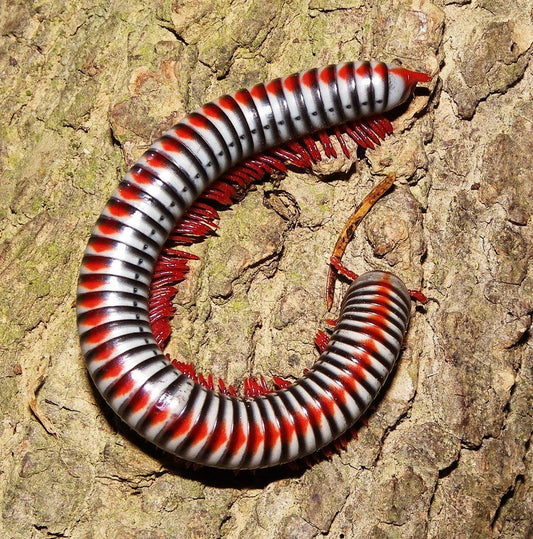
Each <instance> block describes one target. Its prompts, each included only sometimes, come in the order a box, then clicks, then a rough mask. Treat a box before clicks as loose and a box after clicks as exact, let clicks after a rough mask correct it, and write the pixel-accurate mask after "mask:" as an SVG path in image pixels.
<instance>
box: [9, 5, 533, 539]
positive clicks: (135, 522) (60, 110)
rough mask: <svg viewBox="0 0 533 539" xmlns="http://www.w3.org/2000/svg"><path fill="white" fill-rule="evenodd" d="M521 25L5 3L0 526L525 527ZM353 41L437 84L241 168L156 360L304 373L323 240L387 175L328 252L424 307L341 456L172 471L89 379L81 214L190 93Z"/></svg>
mask: <svg viewBox="0 0 533 539" xmlns="http://www.w3.org/2000/svg"><path fill="white" fill-rule="evenodd" d="M532 17H533V9H532V6H531V1H530V0H517V1H516V2H509V1H508V0H507V1H503V0H478V1H477V2H470V1H468V0H462V1H461V0H456V1H450V0H434V1H433V2H429V1H426V0H389V1H379V2H375V1H373V0H372V1H371V0H344V1H340V0H339V1H338V0H328V1H326V0H296V1H293V2H284V1H281V0H272V1H270V2H264V1H255V0H251V1H245V0H233V1H232V0H216V1H215V2H213V0H185V1H177V2H172V1H168V0H167V1H165V0H155V1H154V0H152V1H150V2H141V1H139V0H129V1H127V2H126V1H123V0H118V1H116V2H112V3H109V2H102V1H100V0H94V1H92V2H89V1H87V0H81V1H80V2H68V1H65V0H56V1H55V2H50V1H48V0H42V1H24V0H19V1H17V0H13V1H9V0H3V1H1V2H0V103H1V110H2V115H1V117H0V171H1V172H0V174H1V177H0V234H1V244H0V275H1V279H0V317H1V325H0V351H1V353H2V359H3V360H2V361H1V362H0V377H1V386H0V388H1V389H0V408H1V410H2V413H1V422H0V458H1V467H0V511H1V518H0V535H1V536H2V537H12V538H19V537H20V538H28V537H35V538H41V537H42V538H44V537H109V538H113V537H147V538H148V537H150V538H166V537H174V538H191V537H199V538H200V537H201V538H204V537H208V538H215V537H224V538H232V539H233V538H235V539H236V538H243V539H244V538H246V539H248V538H269V537H291V538H302V539H303V538H315V537H331V538H351V537H378V538H381V537H383V538H385V537H432V538H434V537H435V538H436V537H483V538H485V537H506V538H509V537H516V538H526V537H530V536H531V535H532V534H533V525H532V520H531V519H532V517H531V515H532V514H533V471H532V470H533V468H532V458H533V455H532V451H533V448H532V446H531V436H532V431H533V411H532V410H533V406H532V401H533V339H532V336H531V328H532V314H533V264H532V259H533V217H532V215H533V179H532V176H531V169H532V167H533V158H532V155H533V151H532V149H533V68H532V62H531V51H532V43H533V20H532ZM362 58H364V59H367V58H378V59H380V60H383V61H391V60H394V59H399V60H401V61H402V62H403V63H404V64H405V65H406V66H408V67H411V68H415V69H420V70H424V71H427V72H430V73H432V74H433V75H434V79H433V82H432V84H431V85H430V88H429V90H428V91H426V92H424V91H421V92H418V94H417V96H416V98H415V99H414V100H413V101H412V102H411V103H410V105H409V106H408V107H406V108H404V109H403V110H402V111H400V112H399V113H398V115H397V116H396V117H394V125H395V134H394V135H393V136H392V137H390V138H389V139H387V140H386V141H385V142H384V143H383V145H382V146H381V147H380V148H378V149H376V150H374V151H367V152H366V153H365V154H364V155H361V156H360V157H361V158H360V159H358V160H357V162H356V163H355V165H354V164H353V163H352V162H351V161H347V160H344V159H337V160H334V161H327V162H323V163H321V164H320V165H319V166H317V167H316V170H315V173H314V174H294V173H291V174H289V176H288V177H287V178H286V179H284V180H283V181H282V183H281V184H280V185H279V186H278V185H277V184H274V183H270V182H265V183H262V184H261V185H259V186H257V187H256V188H255V189H254V190H252V191H251V192H250V193H249V195H248V196H247V197H246V198H245V199H244V200H243V201H242V202H240V203H239V204H237V205H235V206H234V207H233V208H232V211H229V212H225V213H224V215H223V216H222V219H221V222H220V230H219V236H218V237H214V238H211V239H209V240H208V241H207V242H205V243H204V244H202V245H201V246H197V247H196V248H195V249H196V251H195V252H198V253H199V254H201V261H200V262H199V263H194V264H193V265H192V272H191V275H190V279H188V280H187V281H186V282H185V283H184V284H183V285H182V286H181V287H180V291H179V294H178V296H177V300H176V301H177V305H178V310H177V315H176V319H175V321H174V323H173V324H174V328H175V330H174V334H173V338H172V341H171V343H170V346H169V350H168V351H169V352H170V353H171V354H172V355H173V356H175V357H176V356H178V357H179V358H180V359H181V360H183V361H194V362H195V364H196V365H197V367H198V370H199V371H202V372H212V373H213V374H214V375H215V376H216V377H222V378H224V380H225V381H226V382H227V383H236V384H238V383H239V382H240V381H241V380H242V379H243V378H244V377H246V376H250V375H254V376H257V375H259V374H263V375H265V377H267V378H269V377H271V376H272V375H278V376H285V377H291V376H294V377H297V376H299V375H300V374H301V373H302V370H303V369H305V368H306V367H309V366H310V365H311V364H312V363H313V361H314V359H316V357H317V356H316V353H315V352H314V351H313V346H312V341H313V337H314V334H315V332H316V330H317V329H319V328H321V327H322V321H323V320H324V318H327V317H332V316H333V317H334V316H335V313H333V314H328V313H326V311H325V299H324V287H325V282H326V273H327V266H326V259H327V255H328V254H329V253H330V252H331V249H332V248H333V245H334V243H335V240H336V238H337V234H338V232H339V231H340V230H341V229H342V226H343V224H344V222H345V221H346V219H347V218H348V217H349V215H350V214H351V212H352V210H353V208H354V207H355V206H356V205H357V204H358V202H359V201H360V200H361V199H362V198H363V197H364V196H365V195H366V194H367V192H368V191H370V189H371V188H372V186H373V185H375V184H376V183H377V181H378V180H379V179H381V178H382V177H383V176H384V175H386V174H388V173H390V172H395V173H396V174H397V176H398V180H397V185H396V187H395V189H394V190H393V191H392V192H391V193H390V194H389V195H388V196H386V197H385V198H384V199H383V200H382V201H380V202H379V203H378V205H377V206H376V207H375V208H374V209H373V210H372V211H371V213H370V215H369V216H368V217H367V218H366V219H365V221H364V224H363V226H362V227H361V229H360V230H359V231H358V233H357V234H356V238H355V239H354V241H353V242H352V243H351V244H350V246H349V247H348V250H347V253H346V256H345V259H344V262H345V263H346V264H347V265H348V266H349V267H350V268H351V269H353V270H354V271H355V272H363V271H366V270H369V269H373V268H379V269H388V270H391V271H393V272H395V273H396V274H398V275H400V276H401V277H402V279H403V280H404V281H405V282H406V283H407V284H408V286H409V287H410V288H418V289H421V290H422V291H423V292H424V293H425V294H426V295H427V296H428V297H429V298H430V301H429V303H428V304H427V306H426V307H425V308H423V309H421V308H418V309H417V311H416V313H415V314H414V317H413V320H412V323H411V327H410V330H409V333H408V338H407V342H406V345H405V350H404V352H403V354H402V356H401V358H400V362H399V365H398V367H397V368H396V371H395V373H394V377H393V379H392V381H391V383H389V384H388V386H387V388H386V391H385V392H384V393H383V395H382V397H381V398H380V399H379V401H378V402H377V403H376V405H375V407H374V409H373V410H372V412H371V413H370V414H369V415H368V419H367V422H366V424H364V425H362V426H361V427H360V428H359V435H358V439H357V440H354V441H353V442H351V443H350V444H349V446H348V448H347V450H345V451H343V452H341V453H340V454H338V455H334V456H333V457H332V458H331V459H330V460H323V461H321V462H319V463H318V464H315V465H314V466H312V467H311V468H309V469H306V468H305V467H301V468H299V469H297V470H290V469H285V468H283V469H273V470H269V471H264V472H259V473H257V474H249V473H243V474H239V475H237V476H235V475H233V474H231V473H224V472H219V471H213V470H207V469H204V470H192V469H188V468H185V467H183V466H182V465H180V464H178V463H175V462H174V461H172V459H170V458H168V457H166V456H165V455H163V454H162V453H161V452H159V451H157V450H155V449H154V448H152V447H151V446H149V445H148V444H146V443H143V441H142V440H140V438H139V437H137V436H135V435H133V434H132V433H131V432H129V431H128V430H127V429H126V428H125V427H124V426H123V425H122V424H121V423H120V422H119V421H118V420H117V419H116V418H115V417H114V416H113V414H112V413H111V412H110V410H109V409H108V408H107V407H106V405H105V403H104V402H103V401H102V399H101V398H100V397H99V396H98V394H97V393H96V392H95V391H94V389H93V388H92V386H91V383H90V381H89V379H88V376H87V374H86V371H85V365H84V361H83V359H82V357H81V354H80V351H79V346H78V338H77V331H76V323H75V312H74V309H73V301H74V298H75V289H76V280H77V273H78V269H79V264H80V259H81V256H82V253H83V250H84V248H85V243H86V241H87V237H88V234H89V231H90V229H91V227H92V225H93V223H94V221H95V220H96V218H97V217H98V215H99V213H100V211H101V209H102V208H103V206H104V204H105V201H106V200H107V198H108V196H109V195H110V194H111V192H112V191H113V189H114V187H115V186H116V184H117V182H118V181H119V180H120V178H121V177H122V175H123V174H124V172H125V170H126V168H127V166H128V165H129V164H131V163H132V162H133V161H134V160H135V159H136V158H137V157H138V156H139V155H140V154H141V152H142V151H143V149H144V148H145V147H146V146H147V144H149V142H150V141H151V140H153V139H154V138H155V137H157V135H159V134H160V133H161V131H162V130H163V129H164V128H166V127H168V126H170V125H171V124H172V123H174V122H176V121H177V120H179V118H180V117H182V116H183V115H184V114H185V113H186V112H188V111H190V110H192V109H194V108H196V107H197V106H199V105H201V104H202V103H204V102H206V101H208V100H210V99H212V98H215V97H217V96H218V95H221V94H223V93H226V92H230V91H233V90H235V89H237V88H239V87H243V86H248V85H251V84H253V83H255V82H258V81H262V80H268V79H271V78H274V77H276V76H281V75H285V74H288V73H290V72H294V71H299V70H301V69H305V68H309V67H313V66H320V65H325V64H327V63H334V62H338V61H343V60H356V59H362ZM324 179H326V180H327V181H323V180H324ZM280 190H282V191H281V192H280ZM273 191H274V192H273ZM272 192H273V193H272ZM284 192H285V193H284ZM267 199H268V203H267V202H266V201H267ZM341 295H342V287H338V289H337V296H336V302H337V303H336V308H338V304H339V301H340V297H341Z"/></svg>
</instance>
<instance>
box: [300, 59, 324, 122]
mask: <svg viewBox="0 0 533 539" xmlns="http://www.w3.org/2000/svg"><path fill="white" fill-rule="evenodd" d="M305 76H306V77H308V78H310V79H311V84H310V85H309V86H308V88H309V90H310V93H311V96H312V98H313V103H314V105H315V110H313V111H312V112H311V114H312V115H313V116H315V115H316V116H320V123H321V125H324V126H325V125H327V124H328V115H327V113H326V109H325V108H324V100H323V99H322V94H321V93H320V85H319V83H318V70H317V69H310V70H309V71H307V73H305ZM306 86H307V85H306Z"/></svg>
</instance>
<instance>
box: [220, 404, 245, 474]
mask: <svg viewBox="0 0 533 539" xmlns="http://www.w3.org/2000/svg"><path fill="white" fill-rule="evenodd" d="M227 402H228V403H229V404H231V407H232V419H231V425H229V426H231V427H232V430H231V432H229V433H228V443H227V444H226V451H225V452H224V454H223V455H222V456H221V457H220V459H219V461H218V465H219V466H222V467H227V465H228V463H229V462H230V461H231V460H232V459H233V457H234V456H235V452H236V450H238V448H237V447H236V446H237V442H238V440H239V436H240V428H239V427H240V426H241V425H242V417H241V415H240V409H241V406H240V401H239V400H238V399H236V398H229V399H228V400H227ZM245 436H246V434H245ZM239 449H240V448H239ZM245 454H246V452H244V453H243V457H244V456H245ZM241 463H242V460H241ZM238 467H239V464H237V465H236V466H235V468H238Z"/></svg>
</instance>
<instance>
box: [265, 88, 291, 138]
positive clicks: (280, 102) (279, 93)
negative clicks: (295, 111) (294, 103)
mask: <svg viewBox="0 0 533 539" xmlns="http://www.w3.org/2000/svg"><path fill="white" fill-rule="evenodd" d="M268 85H269V86H270V87H271V88H272V91H271V92H269V93H271V94H272V95H273V96H275V98H276V104H277V106H278V107H279V110H280V113H281V119H280V120H279V121H278V124H279V125H285V124H286V125H287V131H288V133H289V136H290V138H291V139H292V138H296V137H297V136H298V132H297V131H296V128H295V127H294V122H293V121H292V116H291V112H290V109H289V104H288V103H287V98H286V97H285V93H284V92H283V84H282V79H274V80H273V81H271V82H269V83H268Z"/></svg>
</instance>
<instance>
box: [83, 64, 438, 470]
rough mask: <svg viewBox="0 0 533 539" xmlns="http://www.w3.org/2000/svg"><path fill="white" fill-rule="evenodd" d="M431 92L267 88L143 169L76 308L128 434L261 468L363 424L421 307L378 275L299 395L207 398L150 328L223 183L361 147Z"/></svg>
mask: <svg viewBox="0 0 533 539" xmlns="http://www.w3.org/2000/svg"><path fill="white" fill-rule="evenodd" d="M429 80H430V77H429V76H428V75H425V74H423V73H418V72H414V71H409V70H407V69H404V68H401V67H397V66H394V65H387V64H384V63H380V62H349V63H342V64H339V65H333V66H328V67H325V68H322V69H312V70H309V71H305V72H302V73H300V74H295V75H291V76H289V77H286V78H280V79H275V80H273V81H271V82H269V83H267V84H258V85H256V86H254V87H253V88H251V89H249V90H240V91H238V92H236V93H235V94H233V95H225V96H223V97H221V98H219V99H217V100H215V101H212V102H210V103H208V104H206V105H204V106H203V107H202V108H200V109H199V110H197V111H196V112H193V113H192V114H190V115H189V116H187V117H186V118H185V119H184V120H182V121H181V122H179V123H178V124H177V125H175V126H174V127H173V128H172V129H170V130H169V131H167V132H166V133H164V134H163V136H162V137H161V138H160V139H159V140H157V141H156V142H154V143H153V144H152V146H151V147H150V148H149V149H148V150H147V151H146V152H145V153H144V155H143V156H142V157H141V158H140V159H139V161H137V163H136V164H135V165H134V166H133V167H132V168H131V169H130V171H129V172H128V173H127V175H126V177H125V178H124V180H123V181H122V182H121V183H120V185H119V187H118V188H117V190H116V191H115V193H114V194H113V195H112V197H111V198H110V200H109V201H108V203H107V205H106V207H105V208H104V210H103V212H102V214H101V216H100V218H99V219H98V221H97V223H96V225H95V227H94V229H93V231H92V234H91V236H90V239H89V242H88V245H87V249H86V251H85V254H84V257H83V263H82V266H81V270H80V277H79V283H78V296H77V316H78V330H79V335H80V341H81V348H82V351H83V354H84V355H85V358H86V361H87V365H88V370H89V372H90V374H91V376H92V379H93V381H94V383H95V385H96V386H97V388H98V389H99V391H100V392H101V393H102V395H103V396H104V398H105V399H106V400H107V402H108V403H109V404H110V406H111V407H112V408H113V410H114V411H115V412H116V413H117V414H118V415H119V416H120V417H121V418H122V419H123V420H124V421H125V422H126V423H127V424H128V425H129V426H131V427H132V428H133V429H135V430H136V431H137V432H139V433H140V434H141V435H142V436H143V437H144V438H146V439H147V440H149V441H150V442H153V443H154V444H156V445H157V446H159V447H161V448H163V449H164V450H166V451H168V452H170V453H173V454H175V455H177V456H178V457H180V458H183V459H185V460H188V461H191V462H195V463H199V464H202V465H205V466H213V467H219V468H231V469H251V468H263V467H268V466H276V465H279V464H283V463H287V462H290V461H293V460H295V459H298V458H301V457H304V456H306V455H310V454H312V453H314V452H316V451H317V450H319V449H320V448H323V447H324V446H326V445H327V444H329V443H331V442H332V441H333V440H335V439H337V438H338V437H339V436H341V435H342V434H343V433H344V432H345V431H346V430H347V429H349V428H350V427H351V426H352V425H353V424H354V423H355V422H356V421H357V419H358V418H359V417H360V416H361V415H362V414H363V413H364V411H365V410H366V409H367V407H368V406H369V404H370V403H371V402H372V400H373V399H374V398H375V396H376V394H377V393H378V391H379V390H380V388H381V386H382V385H383V383H384V382H385V380H386V379H387V376H388V375H389V373H390V371H391V370H392V368H393V366H394V363H395V361H396V359H397V357H398V354H399V351H400V348H401V345H402V341H403V338H404V335H405V333H406V331H407V326H408V322H409V316H410V297H409V293H408V291H407V289H406V288H405V286H404V284H403V283H402V282H401V281H400V280H399V279H398V278H397V277H395V276H393V275H391V274H389V273H385V272H377V271H374V272H370V273H366V274H364V275H363V276H361V277H359V278H358V279H357V280H355V281H354V282H353V283H352V285H351V286H350V288H349V289H348V292H347V294H346V296H345V298H344V301H343V306H342V309H341V314H340V317H339V319H338V322H337V325H336V327H335V329H334V331H333V333H332V336H331V340H330V342H329V344H328V346H327V348H326V349H325V351H324V352H323V353H322V354H321V356H320V357H319V359H318V360H317V362H316V363H315V365H314V366H313V367H312V368H311V369H310V370H309V371H308V372H307V373H306V374H305V375H304V376H303V377H302V378H300V379H299V380H298V381H297V382H296V383H294V384H292V385H290V386H287V387H285V388H283V389H280V390H278V391H275V392H273V393H270V394H265V395H260V396H257V397H255V398H248V399H241V398H238V397H235V396H232V395H225V394H220V393H216V392H215V391H212V390H210V389H207V388H205V387H203V386H202V385H201V384H199V383H196V382H194V381H193V380H191V379H190V378H189V377H187V376H186V375H185V374H183V373H182V372H180V371H179V370H178V369H176V367H175V366H174V365H172V364H171V363H170V361H169V360H168V359H167V358H166V357H165V355H164V354H163V353H162V351H161V349H160V347H159V346H158V344H157V342H156V339H155V337H154V333H153V331H152V327H151V325H150V319H149V297H148V296H149V287H150V282H151V279H152V274H153V271H154V267H155V264H156V260H157V258H158V255H159V253H160V252H161V249H162V246H163V244H164V243H165V241H166V239H167V237H168V235H169V234H170V232H171V230H172V229H173V227H174V226H175V224H176V222H178V220H180V219H182V218H183V217H184V216H185V215H186V213H187V211H188V208H189V207H190V206H191V204H193V202H194V201H195V200H196V199H197V198H198V197H199V196H201V194H202V192H204V191H206V190H207V189H208V188H209V186H210V184H211V183H212V182H213V181H214V180H215V179H217V178H218V177H220V176H221V175H222V174H224V173H226V172H227V171H228V170H230V169H231V168H232V167H234V166H235V165H236V164H238V163H240V162H242V161H243V160H246V159H250V158H251V157H252V156H254V155H255V154H258V153H261V152H266V151H267V150H270V149H273V148H277V147H279V146H280V145H284V144H289V145H290V144H292V142H290V141H294V140H296V139H299V138H301V137H305V136H308V135H309V134H311V133H317V132H318V133H319V134H320V135H321V140H323V137H322V135H323V133H324V132H325V130H326V129H330V128H334V129H338V126H342V125H344V126H350V125H351V126H352V127H351V128H350V127H344V129H345V131H344V132H348V133H349V134H350V136H352V138H354V137H355V136H356V134H357V133H356V132H360V133H362V137H363V139H364V138H365V136H367V137H370V138H372V137H373V132H375V131H377V132H378V133H379V134H380V135H382V136H384V134H386V133H380V125H382V124H380V120H379V119H378V120H374V117H375V116H376V115H378V114H381V113H383V112H385V111H388V110H390V109H392V108H394V107H396V106H398V105H399V104H400V103H402V102H404V101H405V100H407V99H408V98H409V97H410V96H411V94H412V92H413V90H414V88H415V86H416V84H417V83H419V82H427V81H429ZM366 118H369V119H368V120H366ZM355 121H360V122H361V123H360V124H354V123H353V122H355ZM350 122H352V123H350ZM389 125H390V124H389ZM385 131H386V129H385ZM336 133H337V135H338V131H336ZM354 133H355V134H354ZM365 133H366V135H365ZM338 138H339V139H340V137H339V136H338ZM289 147H290V146H289Z"/></svg>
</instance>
